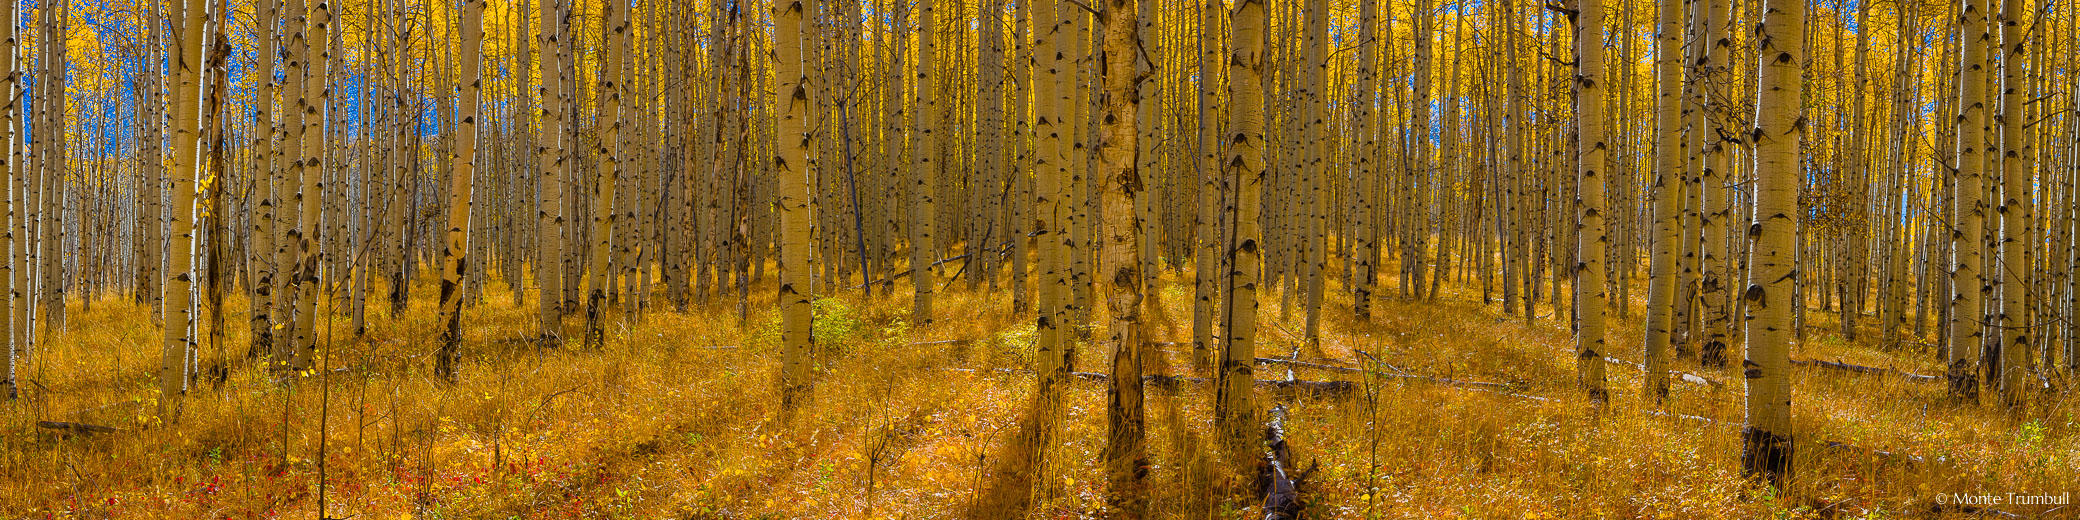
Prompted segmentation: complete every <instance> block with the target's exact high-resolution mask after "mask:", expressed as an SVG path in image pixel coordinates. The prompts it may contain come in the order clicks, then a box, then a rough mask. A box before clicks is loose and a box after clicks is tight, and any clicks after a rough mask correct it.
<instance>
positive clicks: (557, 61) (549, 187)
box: [534, 0, 566, 348]
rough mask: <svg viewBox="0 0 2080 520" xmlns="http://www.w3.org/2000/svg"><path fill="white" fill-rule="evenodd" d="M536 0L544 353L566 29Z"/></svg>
mask: <svg viewBox="0 0 2080 520" xmlns="http://www.w3.org/2000/svg"><path fill="white" fill-rule="evenodd" d="M540 1H541V9H542V11H541V23H542V32H541V57H540V62H539V63H540V64H541V68H542V77H541V85H540V87H539V89H538V91H539V92H540V94H539V97H540V100H541V106H542V108H541V113H540V120H541V130H540V132H539V133H538V134H536V139H537V141H536V143H535V161H536V167H538V168H540V170H539V173H537V174H536V175H535V178H536V179H537V182H539V183H540V184H539V188H537V190H536V192H537V193H539V194H540V195H539V198H538V199H537V200H538V202H537V204H536V206H535V208H536V209H535V212H536V213H535V226H536V229H537V234H536V235H535V266H534V268H535V275H534V276H535V284H536V285H537V286H539V287H540V289H541V291H540V292H541V298H540V302H539V303H540V305H541V310H540V311H541V313H540V316H539V318H540V320H541V324H540V325H541V328H542V332H541V338H540V340H539V344H540V346H541V347H543V348H553V347H557V346H560V345H562V343H563V312H564V308H563V282H564V280H563V257H564V254H563V232H562V228H563V223H564V219H565V217H566V215H564V212H563V190H564V188H563V180H562V179H563V177H562V170H563V162H564V159H563V157H564V153H563V150H564V142H563V135H564V129H563V115H564V108H563V104H562V102H563V101H564V98H565V95H564V94H562V93H561V92H562V89H563V87H562V85H563V75H564V73H565V72H564V70H563V66H562V65H563V55H562V52H563V44H562V43H560V41H561V39H562V38H563V37H564V35H563V34H562V33H563V30H564V27H565V24H564V19H563V9H562V4H563V1H562V0H540Z"/></svg>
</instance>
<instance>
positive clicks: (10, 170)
mask: <svg viewBox="0 0 2080 520" xmlns="http://www.w3.org/2000/svg"><path fill="white" fill-rule="evenodd" d="M0 7H4V8H6V9H7V13H8V14H7V19H6V20H5V21H4V22H0V44H4V45H6V46H7V48H5V49H0V53H5V54H0V146H5V147H7V149H6V150H0V191H5V193H0V217H4V218H5V219H6V220H0V233H4V234H5V236H4V237H0V285H4V286H5V288H0V349H6V350H7V373H6V374H0V376H4V377H0V393H4V394H5V395H4V397H6V398H7V399H9V400H13V399H14V398H15V396H16V395H17V391H18V390H19V389H18V388H17V383H16V381H17V376H18V374H19V371H18V370H19V369H18V367H19V366H20V364H21V359H20V358H21V357H22V356H23V354H25V353H26V350H25V348H24V347H26V346H27V345H24V344H23V343H22V342H18V341H15V331H16V330H18V329H17V328H16V327H14V325H15V323H14V316H17V315H18V314H17V313H16V312H15V310H14V300H15V298H16V297H17V295H16V294H14V293H15V291H17V290H19V289H18V288H19V287H20V286H18V285H15V283H14V280H15V274H16V273H15V263H16V262H15V256H14V255H15V251H16V248H15V243H16V239H17V238H18V235H17V234H16V230H15V226H14V225H13V222H14V219H15V211H17V210H16V207H17V206H19V205H20V202H19V201H17V200H15V197H14V189H13V188H12V187H13V186H14V185H15V182H16V181H15V177H16V176H17V175H20V174H21V171H22V169H20V168H17V166H19V164H18V163H17V162H16V161H14V160H13V159H14V156H13V153H12V152H13V150H14V148H15V144H14V143H15V139H16V137H17V136H16V135H15V111H16V110H19V109H20V108H21V99H20V97H18V95H17V92H18V91H19V90H21V76H20V74H21V73H20V71H17V70H15V60H17V59H20V55H21V47H22V42H21V40H20V39H18V38H17V35H16V34H15V24H16V23H19V22H20V17H21V12H22V9H21V1H20V0H6V1H5V2H0Z"/></svg>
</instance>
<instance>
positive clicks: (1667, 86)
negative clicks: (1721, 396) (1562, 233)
mask: <svg viewBox="0 0 2080 520" xmlns="http://www.w3.org/2000/svg"><path fill="white" fill-rule="evenodd" d="M1656 3H1658V4H1659V7H1660V9H1659V10H1660V13H1659V15H1660V22H1661V23H1660V28H1659V31H1660V32H1659V34H1657V35H1656V36H1655V38H1654V41H1655V44H1656V45H1655V47H1654V54H1655V56H1654V68H1655V72H1656V73H1657V75H1658V76H1659V79H1658V85H1657V88H1658V89H1659V93H1658V96H1657V98H1656V103H1657V105H1656V106H1655V117H1654V119H1655V121H1654V157H1655V159H1656V162H1655V165H1654V181H1653V185H1652V186H1651V189H1652V190H1653V193H1652V195H1651V196H1652V198H1653V206H1654V253H1653V254H1654V256H1653V259H1652V261H1651V263H1650V265H1649V266H1648V269H1649V270H1650V271H1652V273H1651V274H1649V275H1648V284H1649V287H1648V288H1647V313H1648V314H1647V331H1646V385H1647V387H1646V392H1645V393H1646V395H1647V399H1648V400H1650V401H1651V402H1654V403H1660V402H1661V401H1662V400H1664V399H1667V397H1668V368H1667V364H1668V360H1667V356H1668V349H1669V342H1670V340H1669V338H1670V337H1672V336H1673V333H1672V331H1671V330H1670V329H1671V327H1673V326H1674V321H1675V320H1674V317H1675V316H1674V312H1673V311H1674V309H1675V300H1674V298H1675V296H1676V294H1675V292H1676V290H1675V289H1676V279H1675V276H1674V275H1673V274H1672V271H1674V268H1675V265H1674V263H1675V262H1676V245H1677V243H1678V237H1679V236H1681V233H1680V230H1678V229H1677V227H1679V226H1680V225H1681V221H1680V220H1679V218H1680V217H1681V215H1679V208H1678V207H1679V206H1680V205H1681V204H1682V202H1681V201H1680V200H1678V198H1679V196H1680V194H1681V193H1682V184H1681V181H1682V180H1681V175H1682V171H1681V169H1682V167H1683V154H1682V151H1681V149H1680V148H1679V146H1680V145H1679V144H1678V143H1677V139H1678V138H1680V137H1681V133H1682V125H1683V122H1682V107H1680V106H1679V105H1680V104H1681V103H1682V100H1681V99H1679V98H1678V97H1677V96H1679V95H1680V94H1681V93H1682V85H1681V82H1682V75H1683V69H1682V63H1681V60H1682V51H1681V47H1682V45H1683V40H1682V38H1683V32H1682V26H1683V14H1682V12H1683V11H1682V2H1681V0H1659V1H1658V2H1656Z"/></svg>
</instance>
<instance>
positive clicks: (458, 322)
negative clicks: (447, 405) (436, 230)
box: [433, 0, 484, 383]
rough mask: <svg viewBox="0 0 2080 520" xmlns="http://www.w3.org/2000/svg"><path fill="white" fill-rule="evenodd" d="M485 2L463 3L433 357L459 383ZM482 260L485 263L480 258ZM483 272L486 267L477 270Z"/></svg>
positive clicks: (441, 370) (442, 372)
mask: <svg viewBox="0 0 2080 520" xmlns="http://www.w3.org/2000/svg"><path fill="white" fill-rule="evenodd" d="M483 20H484V1H483V0H465V1H464V2H463V3H462V81H461V82H459V83H458V84H459V85H461V88H460V92H457V93H456V96H458V97H460V98H461V101H459V102H458V103H457V106H456V109H457V113H456V117H457V118H458V119H459V122H458V123H459V124H458V125H457V127H456V129H455V139H456V140H457V142H456V143H455V146H454V147H453V148H450V150H451V153H452V155H450V156H449V157H448V162H449V163H450V164H452V165H453V169H452V170H450V171H449V172H448V226H447V242H446V245H444V246H443V247H442V249H441V318H440V324H441V325H440V326H441V337H440V352H439V353H438V354H437V355H436V356H435V357H434V361H433V363H434V365H433V372H434V374H435V375H438V376H440V377H441V378H443V379H446V380H448V382H451V383H452V382H454V381H455V364H456V363H458V362H460V361H461V358H460V356H461V345H462V282H463V277H464V276H465V275H467V274H468V272H467V270H468V269H469V261H470V258H469V229H470V216H471V213H470V211H471V210H472V209H473V208H474V201H473V200H472V196H473V195H474V193H472V192H471V187H470V180H471V179H472V178H474V177H475V176H476V170H477V114H478V112H479V109H480V106H479V103H478V102H477V100H478V96H479V94H480V92H481V91H482V90H483V78H481V77H480V76H481V68H482V64H483V61H484V59H483V58H484V57H483V54H484V52H483V51H484V22H483ZM478 261H479V262H481V261H482V259H481V258H480V259H478ZM478 269H482V267H478Z"/></svg>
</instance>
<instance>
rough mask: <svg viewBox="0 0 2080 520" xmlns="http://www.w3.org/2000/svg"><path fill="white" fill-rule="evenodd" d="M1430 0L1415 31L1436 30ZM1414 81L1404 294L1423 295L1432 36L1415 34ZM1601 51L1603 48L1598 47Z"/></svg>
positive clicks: (1424, 0)
mask: <svg viewBox="0 0 2080 520" xmlns="http://www.w3.org/2000/svg"><path fill="white" fill-rule="evenodd" d="M1430 6H1431V3H1430V0H1416V10H1415V17H1416V19H1415V32H1414V33H1413V34H1422V35H1430V34H1433V32H1432V31H1433V30H1434V29H1433V28H1432V27H1433V25H1432V21H1431V20H1432V17H1433V16H1435V15H1434V14H1432V13H1431V9H1430ZM1415 47H1416V49H1415V77H1414V78H1412V79H1411V81H1414V82H1415V84H1414V85H1413V86H1412V88H1413V90H1414V91H1415V101H1414V104H1413V105H1411V106H1410V108H1411V109H1412V112H1413V113H1412V115H1411V116H1410V117H1409V123H1408V140H1409V142H1410V143H1412V144H1413V145H1414V147H1413V148H1412V152H1411V153H1413V154H1414V155H1413V158H1412V160H1413V162H1414V163H1415V164H1409V165H1407V166H1406V167H1405V168H1403V171H1402V175H1403V176H1405V177H1407V179H1406V180H1404V181H1402V183H1401V191H1402V193H1401V207H1402V209H1401V212H1400V213H1401V222H1400V223H1399V224H1400V226H1401V295H1402V297H1404V298H1409V299H1416V298H1422V297H1423V259H1424V258H1425V257H1427V256H1428V254H1429V253H1428V252H1427V251H1425V250H1424V249H1425V248H1424V244H1426V243H1428V242H1429V235H1430V226H1429V220H1430V217H1429V209H1428V205H1427V204H1428V203H1427V202H1426V201H1424V200H1423V193H1424V192H1425V186H1424V185H1425V184H1426V183H1427V179H1428V177H1429V175H1430V172H1431V171H1433V170H1434V169H1435V168H1436V166H1437V165H1436V158H1435V157H1431V155H1430V151H1431V146H1430V144H1431V143H1430V82H1431V77H1430V76H1431V73H1430V67H1431V63H1430V61H1431V60H1430V47H1431V42H1430V38H1428V37H1423V38H1415ZM1598 50H1599V52H1601V48H1600V47H1599V48H1598Z"/></svg>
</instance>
